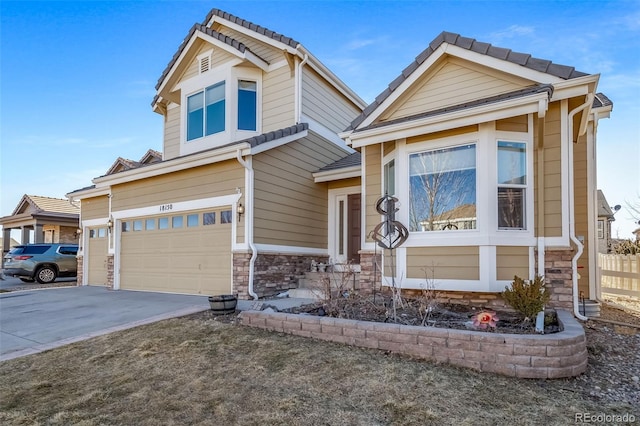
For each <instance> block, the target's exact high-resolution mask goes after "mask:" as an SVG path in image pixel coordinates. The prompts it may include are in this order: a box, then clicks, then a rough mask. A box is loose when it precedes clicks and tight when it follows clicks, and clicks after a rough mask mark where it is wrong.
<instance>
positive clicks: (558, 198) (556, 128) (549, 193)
mask: <svg viewBox="0 0 640 426" xmlns="http://www.w3.org/2000/svg"><path fill="white" fill-rule="evenodd" d="M544 120H545V126H544V228H545V229H544V234H543V235H544V236H545V237H560V236H562V175H561V171H562V164H561V149H560V141H561V131H560V129H561V128H560V102H552V103H551V104H550V105H549V110H548V111H547V113H546V116H545V118H544Z"/></svg>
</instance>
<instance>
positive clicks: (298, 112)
mask: <svg viewBox="0 0 640 426" xmlns="http://www.w3.org/2000/svg"><path fill="white" fill-rule="evenodd" d="M308 60H309V55H308V54H306V53H305V54H304V58H303V59H302V61H301V62H300V63H299V64H298V69H297V74H298V78H297V81H296V91H297V92H298V93H297V96H296V106H297V108H296V124H298V123H300V121H302V67H304V65H305V64H306V63H307V61H308Z"/></svg>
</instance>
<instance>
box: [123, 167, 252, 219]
mask: <svg viewBox="0 0 640 426" xmlns="http://www.w3.org/2000/svg"><path fill="white" fill-rule="evenodd" d="M244 173H245V170H244V168H243V167H242V166H241V165H240V164H239V163H238V162H237V161H236V160H227V161H223V162H220V163H215V164H209V165H206V166H200V167H194V168H191V169H188V170H181V171H178V172H174V173H167V174H165V175H161V176H156V177H152V178H148V179H140V180H137V181H133V182H127V183H123V184H119V185H115V186H114V187H113V189H112V194H113V198H112V201H111V208H112V209H113V211H119V210H127V209H135V208H140V207H147V206H156V205H160V204H166V203H175V202H179V201H191V200H199V199H202V198H211V197H218V196H223V195H229V194H235V193H236V188H240V190H242V189H243V188H244Z"/></svg>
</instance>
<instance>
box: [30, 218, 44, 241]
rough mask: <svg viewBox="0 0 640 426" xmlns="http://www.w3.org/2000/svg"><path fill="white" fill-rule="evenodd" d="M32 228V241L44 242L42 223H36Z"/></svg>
mask: <svg viewBox="0 0 640 426" xmlns="http://www.w3.org/2000/svg"><path fill="white" fill-rule="evenodd" d="M34 229H35V231H34V232H35V235H34V236H33V242H34V243H44V231H43V230H42V225H40V224H37V223H36V225H35V226H34Z"/></svg>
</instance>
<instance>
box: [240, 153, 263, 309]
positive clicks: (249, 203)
mask: <svg viewBox="0 0 640 426" xmlns="http://www.w3.org/2000/svg"><path fill="white" fill-rule="evenodd" d="M236 158H237V160H238V162H239V163H240V164H241V165H242V167H244V168H245V170H247V173H248V175H249V176H248V185H247V186H248V188H245V200H244V203H245V205H246V207H245V208H246V211H247V215H246V216H245V226H246V228H247V232H246V235H245V238H246V240H247V243H248V244H249V248H251V260H249V288H248V292H249V296H251V297H253V300H258V295H257V294H256V292H255V291H253V274H254V272H253V271H254V269H255V264H256V259H257V258H258V249H257V248H256V246H255V244H253V167H252V165H251V164H250V163H249V162H247V161H245V160H244V159H243V158H242V155H241V153H240V150H238V151H237V153H236Z"/></svg>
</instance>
